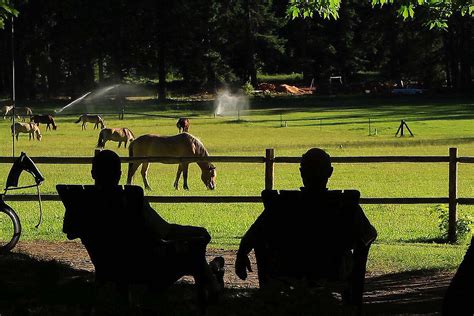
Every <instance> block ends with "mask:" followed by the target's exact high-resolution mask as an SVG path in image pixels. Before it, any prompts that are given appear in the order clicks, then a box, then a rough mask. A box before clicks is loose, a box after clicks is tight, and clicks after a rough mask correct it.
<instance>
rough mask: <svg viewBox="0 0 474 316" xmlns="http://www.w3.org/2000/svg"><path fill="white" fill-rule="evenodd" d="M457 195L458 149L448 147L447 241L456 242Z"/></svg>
mask: <svg viewBox="0 0 474 316" xmlns="http://www.w3.org/2000/svg"><path fill="white" fill-rule="evenodd" d="M457 195H458V149H457V148H449V226H448V241H449V242H450V243H454V242H456V239H457V236H456V221H457V214H456V209H457Z"/></svg>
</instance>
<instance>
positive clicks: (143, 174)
mask: <svg viewBox="0 0 474 316" xmlns="http://www.w3.org/2000/svg"><path fill="white" fill-rule="evenodd" d="M149 165H150V163H149V162H144V163H143V165H142V178H143V183H144V184H145V189H147V190H151V187H150V184H149V183H148V179H147V178H146V176H147V173H148V166H149Z"/></svg>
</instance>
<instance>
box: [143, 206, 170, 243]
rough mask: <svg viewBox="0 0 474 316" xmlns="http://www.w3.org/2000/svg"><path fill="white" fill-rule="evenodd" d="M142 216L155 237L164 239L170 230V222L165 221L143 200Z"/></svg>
mask: <svg viewBox="0 0 474 316" xmlns="http://www.w3.org/2000/svg"><path fill="white" fill-rule="evenodd" d="M143 218H144V220H145V225H146V227H147V228H148V229H150V231H151V232H152V233H153V235H154V236H155V237H156V238H157V239H164V238H165V237H166V235H167V234H168V232H169V230H170V224H169V223H168V222H167V221H165V220H164V219H163V218H162V217H161V216H160V215H159V214H158V213H157V212H156V211H155V210H154V209H153V208H152V207H151V205H150V203H149V202H148V201H147V200H146V199H144V200H143Z"/></svg>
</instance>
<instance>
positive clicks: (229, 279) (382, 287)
mask: <svg viewBox="0 0 474 316" xmlns="http://www.w3.org/2000/svg"><path fill="white" fill-rule="evenodd" d="M14 251H15V252H18V253H23V254H27V255H29V256H32V257H35V258H37V259H42V260H57V261H59V262H62V263H66V264H68V265H69V266H71V267H72V268H74V269H79V270H86V271H93V269H94V267H93V265H92V263H91V262H90V259H89V256H88V255H87V252H86V250H85V249H84V247H83V246H82V245H81V244H80V243H79V242H46V241H35V242H20V243H19V244H18V245H17V247H16V248H15V250H14ZM235 254H236V251H235V250H223V249H209V250H208V257H209V260H210V259H212V258H213V257H215V256H223V257H224V258H225V262H226V274H225V283H226V287H227V288H237V289H238V288H257V287H258V279H257V274H256V273H255V272H254V273H251V274H250V275H249V278H248V279H247V280H246V281H242V280H240V279H238V278H237V276H236V275H235V273H234V272H233V264H234V260H235ZM251 261H252V265H253V266H256V264H255V258H254V257H251ZM451 278H452V273H448V272H432V271H425V272H405V273H396V274H385V275H374V274H368V276H367V279H366V290H365V297H364V301H365V302H366V304H365V307H364V311H365V312H366V313H367V314H380V313H383V314H386V313H389V314H393V313H395V314H412V313H417V314H436V313H437V312H438V311H439V310H440V307H441V304H442V298H443V296H444V292H445V290H446V288H447V286H448V284H449V281H450V280H451Z"/></svg>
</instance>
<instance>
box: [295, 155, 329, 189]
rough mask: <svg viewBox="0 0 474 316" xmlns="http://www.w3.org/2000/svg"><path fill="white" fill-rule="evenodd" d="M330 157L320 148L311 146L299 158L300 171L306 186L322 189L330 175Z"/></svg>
mask: <svg viewBox="0 0 474 316" xmlns="http://www.w3.org/2000/svg"><path fill="white" fill-rule="evenodd" d="M332 171H333V168H332V166H331V157H330V156H329V155H328V154H327V153H326V152H325V151H324V150H322V149H319V148H311V149H310V150H308V151H307V152H306V153H305V154H303V157H302V158H301V164H300V173H301V179H302V180H303V185H304V186H305V187H307V188H315V189H324V188H326V185H327V183H328V180H329V178H330V177H331V175H332Z"/></svg>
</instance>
